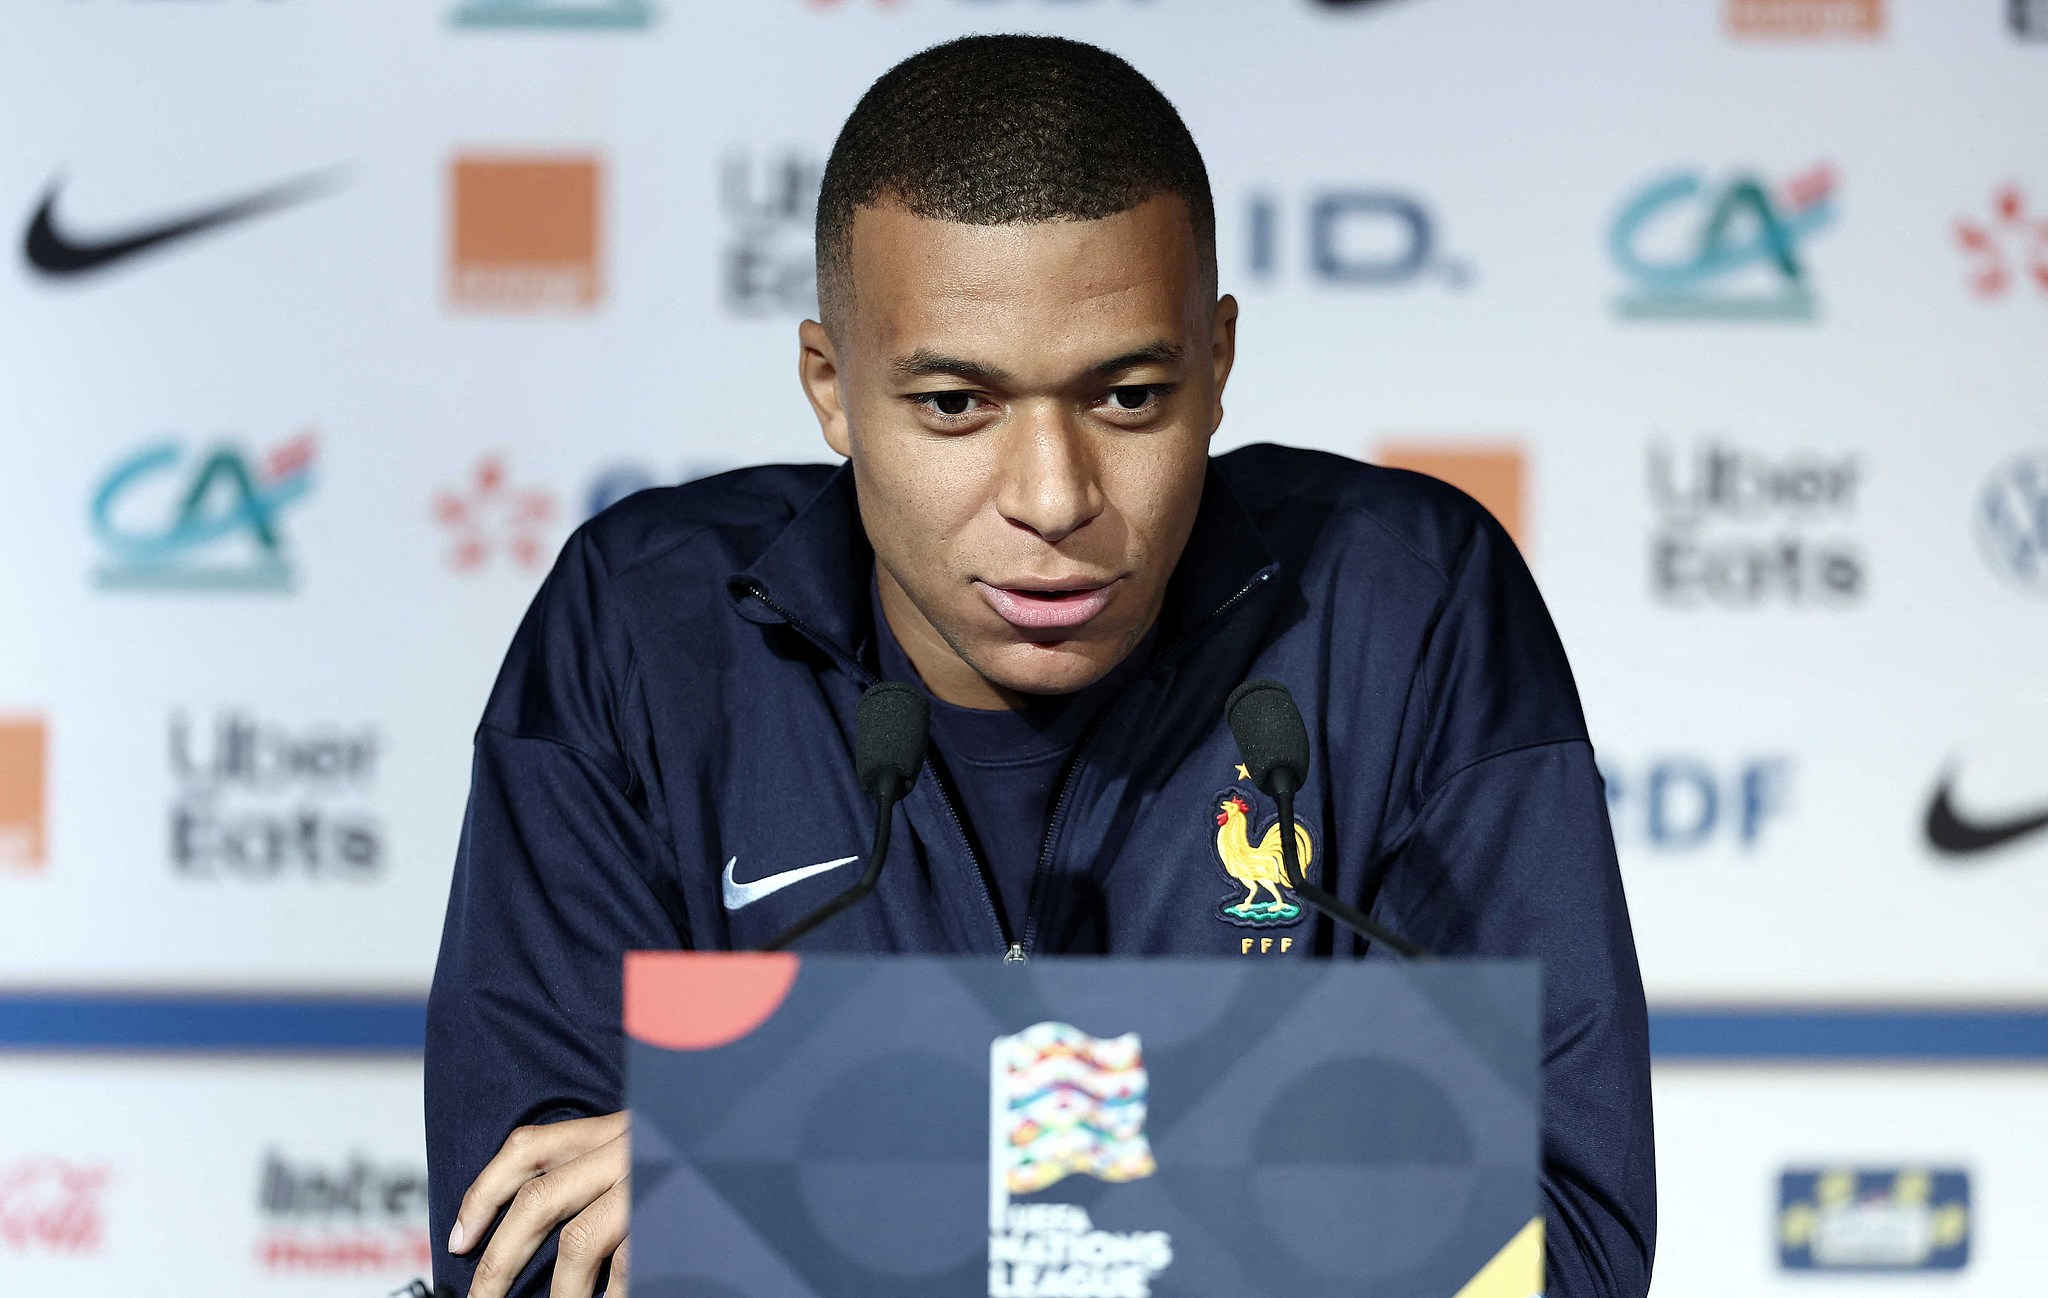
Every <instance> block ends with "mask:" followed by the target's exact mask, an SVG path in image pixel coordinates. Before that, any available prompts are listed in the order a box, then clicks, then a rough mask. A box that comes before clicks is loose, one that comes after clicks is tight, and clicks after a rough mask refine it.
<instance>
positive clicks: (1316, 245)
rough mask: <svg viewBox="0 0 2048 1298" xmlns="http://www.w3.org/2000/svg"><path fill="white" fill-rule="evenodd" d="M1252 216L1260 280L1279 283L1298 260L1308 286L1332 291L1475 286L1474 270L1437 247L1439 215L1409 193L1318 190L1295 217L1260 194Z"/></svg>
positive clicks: (1253, 261)
mask: <svg viewBox="0 0 2048 1298" xmlns="http://www.w3.org/2000/svg"><path fill="white" fill-rule="evenodd" d="M1248 215H1249V217H1250V221H1249V227H1248V228H1249V236H1250V237H1249V243H1250V250H1251V273H1252V276H1253V278H1255V279H1260V280H1275V279H1278V278H1280V277H1281V275H1282V274H1283V272H1284V269H1285V263H1287V262H1288V261H1289V260H1290V259H1298V260H1299V263H1300V267H1301V273H1302V274H1303V275H1305V276H1306V277H1307V278H1308V279H1309V280H1310V281H1311V282H1313V283H1316V284H1322V285H1328V286H1330V287H1332V288H1360V289H1376V288H1405V287H1408V286H1411V285H1418V284H1428V283H1434V284H1438V285H1441V286H1442V287H1444V288H1448V289H1463V288H1466V287H1468V286H1469V285H1470V284H1471V282H1472V268H1471V267H1470V266H1468V265H1467V264H1466V263H1465V262H1463V261H1461V260H1459V259H1458V258H1456V257H1449V256H1446V255H1444V252H1443V249H1442V248H1441V247H1440V246H1439V245H1440V236H1439V231H1438V226H1437V218H1436V215H1435V213H1433V212H1432V211H1431V210H1430V209H1429V208H1428V207H1427V206H1425V205H1424V204H1423V202H1422V200H1421V199H1419V198H1416V197H1415V196H1413V195H1410V194H1404V193H1397V192H1395V191H1392V190H1383V189H1366V188H1330V189H1321V190H1316V191H1313V192H1311V193H1309V194H1307V195H1305V196H1303V198H1302V201H1301V202H1300V203H1299V205H1298V206H1297V207H1296V208H1295V209H1294V210H1293V211H1290V210H1289V209H1288V207H1287V205H1285V204H1283V203H1282V202H1281V200H1280V199H1278V198H1276V197H1275V196H1274V195H1272V194H1270V193H1256V194H1253V195H1252V197H1251V202H1250V205H1249V210H1248Z"/></svg>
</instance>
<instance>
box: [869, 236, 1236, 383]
mask: <svg viewBox="0 0 2048 1298" xmlns="http://www.w3.org/2000/svg"><path fill="white" fill-rule="evenodd" d="M1158 201H1159V200H1149V201H1148V205H1145V206H1142V207H1141V208H1134V209H1132V210H1130V211H1128V212H1121V213H1118V214H1116V215H1115V216H1111V217H1105V218H1102V219H1100V220H1094V221H1064V220H1063V221H1045V222H1032V223H1018V224H1010V225H971V224H967V223H964V222H954V221H946V220H943V219H937V218H930V217H921V216H918V215H916V214H914V213H912V212H910V211H909V210H908V209H906V208H903V207H901V206H898V205H893V204H892V205H889V206H886V207H877V208H871V209H870V208H863V209H862V210H861V211H860V213H859V214H858V215H857V217H856V219H855V226H854V240H853V243H854V248H853V252H854V255H853V258H852V263H853V264H852V271H853V280H854V286H853V287H854V301H855V308H854V310H855V314H856V315H857V316H858V317H859V320H860V324H859V328H860V332H861V333H863V334H865V335H867V341H868V343H869V345H871V346H874V347H877V348H879V349H880V350H881V351H882V353H883V354H884V356H885V357H886V358H887V360H888V362H889V363H890V364H891V365H892V367H899V368H900V367H901V366H905V365H917V364H919V363H920V362H921V360H923V359H928V358H929V354H946V355H963V354H965V353H967V352H970V351H985V350H988V349H1006V348H1014V347H1015V346H1016V345H1017V344H1018V342H1019V341H1020V335H1021V336H1028V337H1029V338H1030V340H1031V342H1032V348H1033V350H1034V351H1037V350H1040V349H1043V348H1047V347H1051V348H1055V349H1056V350H1058V351H1061V352H1063V353H1072V354H1069V355H1067V356H1066V357H1065V359H1066V360H1067V361H1068V362H1075V361H1079V360H1081V359H1083V354H1085V362H1086V364H1088V365H1091V366H1092V365H1094V364H1096V363H1098V362H1101V361H1104V360H1107V359H1110V358H1111V357H1112V356H1113V355H1115V354H1117V353H1119V352H1124V351H1136V350H1139V349H1144V348H1148V347H1154V346H1157V345H1162V344H1163V345H1166V346H1183V345H1184V342H1185V335H1186V333H1187V330H1188V328H1189V327H1190V326H1191V324H1192V323H1194V321H1193V319H1192V316H1193V314H1194V313H1192V312H1191V311H1190V310H1189V308H1190V306H1191V305H1193V304H1192V301H1191V294H1192V291H1193V290H1194V288H1195V284H1196V277H1195V276H1194V274H1193V273H1192V268H1193V259H1192V256H1191V253H1192V243H1193V236H1192V230H1191V229H1190V228H1189V227H1188V225H1187V221H1186V216H1185V208H1184V205H1182V204H1181V203H1180V200H1179V199H1178V198H1172V199H1171V200H1170V202H1171V204H1173V205H1174V207H1175V208H1178V210H1174V209H1172V208H1168V209H1166V210H1161V209H1160V208H1152V207H1150V206H1149V202H1158ZM1176 233H1178V236H1179V237H1176ZM1075 348H1078V349H1079V350H1078V352H1074V351H1073V349H1075ZM1105 348H1107V349H1108V350H1105ZM919 353H926V354H928V355H927V356H925V357H920V356H919V355H918V354H919ZM1048 359H1049V358H1048Z"/></svg>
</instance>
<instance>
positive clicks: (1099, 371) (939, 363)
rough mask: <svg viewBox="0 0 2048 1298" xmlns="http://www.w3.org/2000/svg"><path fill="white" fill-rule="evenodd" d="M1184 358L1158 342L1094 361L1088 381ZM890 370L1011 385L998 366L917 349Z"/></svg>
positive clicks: (903, 375)
mask: <svg viewBox="0 0 2048 1298" xmlns="http://www.w3.org/2000/svg"><path fill="white" fill-rule="evenodd" d="M1186 354H1187V352H1186V349H1184V348H1182V347H1181V346H1180V345H1179V344H1178V343H1170V342H1167V341H1166V340H1165V339H1160V340H1159V341H1158V342H1151V343H1146V344H1145V345H1144V346H1143V347H1134V348H1132V349H1131V350H1130V351H1127V352H1122V353H1119V354H1118V355H1115V356H1112V357H1110V358H1109V359H1108V360H1105V361H1097V362H1096V363H1095V364H1093V365H1090V366H1089V367H1088V371H1087V373H1088V377H1089V378H1093V379H1103V378H1108V377H1109V376H1111V375H1113V374H1120V373H1122V372H1123V371H1125V370H1133V369H1136V368H1138V367H1139V366H1140V365H1174V364H1178V363H1179V361H1180V359H1181V357H1183V356H1185V355H1186ZM889 368H890V369H891V370H893V371H895V373H896V375H897V377H899V378H906V379H916V378H931V377H935V376H944V377H947V378H957V379H966V380H967V381H968V382H970V383H979V384H981V385H983V386H984V387H991V388H999V387H1003V386H1005V385H1007V384H1008V383H1009V382H1010V373H1009V371H1008V370H1005V369H1003V368H1001V367H1000V366H996V365H986V364H983V363H982V362H980V361H970V360H966V359H964V358H962V357H959V356H947V355H944V354H943V353H940V352H935V351H933V350H932V349H931V348H929V347H920V348H918V349H917V350H916V351H914V352H911V353H910V354H909V355H908V356H901V357H898V358H897V359H896V360H894V361H892V362H890V365H889Z"/></svg>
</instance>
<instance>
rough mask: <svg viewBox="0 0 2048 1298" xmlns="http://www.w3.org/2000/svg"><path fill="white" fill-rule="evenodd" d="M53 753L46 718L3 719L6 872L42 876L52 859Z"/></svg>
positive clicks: (2, 854) (0, 852)
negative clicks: (50, 788)
mask: <svg viewBox="0 0 2048 1298" xmlns="http://www.w3.org/2000/svg"><path fill="white" fill-rule="evenodd" d="M48 748H49V744H48V733H47V731H46V729H45V727H44V725H43V722H42V720H41V719H40V718H33V717H0V870H40V869H42V868H43V864H44V862H45V861H46V860H47V858H48V855H49V837H48V834H47V831H46V829H45V826H46V824H47V820H48V806H49V794H48V781H47V770H46V768H47V753H48Z"/></svg>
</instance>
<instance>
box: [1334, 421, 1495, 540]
mask: <svg viewBox="0 0 2048 1298" xmlns="http://www.w3.org/2000/svg"><path fill="white" fill-rule="evenodd" d="M1372 461H1373V463H1375V464H1384V465H1386V466H1387V467H1388V468H1393V469H1413V470H1414V471H1415V472H1417V473H1427V474H1428V475H1429V476H1430V477H1432V478H1441V479H1442V480H1443V481H1445V482H1448V483H1450V484H1451V485H1452V486H1454V487H1456V488H1457V489H1458V490H1460V491H1462V492H1464V493H1465V494H1466V495H1468V496H1470V497H1472V499H1474V500H1476V501H1478V502H1479V503H1480V504H1482V505H1484V506H1486V510H1487V512H1488V513H1490V514H1492V515H1493V516H1494V517H1495V518H1496V519H1498V520H1500V525H1501V526H1502V527H1504V528H1506V529H1507V532H1508V535H1509V536H1511V537H1513V538H1514V540H1515V545H1516V546H1517V547H1518V548H1519V549H1520V550H1521V551H1522V553H1524V554H1527V553H1528V552H1529V537H1528V535H1527V533H1526V532H1525V530H1524V528H1525V525H1526V524H1527V522H1528V511H1527V504H1528V470H1527V457H1526V456H1525V455H1524V454H1523V451H1522V446H1521V443H1519V442H1515V441H1507V440H1502V441H1453V440H1449V439H1445V440H1443V441H1435V440H1429V441H1424V440H1420V439H1417V440H1414V441H1406V440H1402V441H1391V440H1390V441H1383V442H1381V443H1379V445H1378V446H1377V447H1375V448H1374V451H1373V456H1372Z"/></svg>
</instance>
